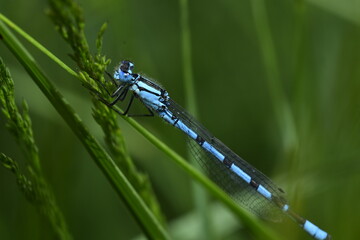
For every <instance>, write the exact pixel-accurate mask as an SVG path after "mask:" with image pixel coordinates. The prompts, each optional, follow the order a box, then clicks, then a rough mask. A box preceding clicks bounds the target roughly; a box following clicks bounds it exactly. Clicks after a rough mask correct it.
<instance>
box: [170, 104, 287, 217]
mask: <svg viewBox="0 0 360 240" xmlns="http://www.w3.org/2000/svg"><path fill="white" fill-rule="evenodd" d="M168 109H169V110H170V111H171V112H172V113H173V114H174V115H175V116H176V117H177V118H179V120H181V121H183V123H184V124H185V125H187V126H188V127H189V128H191V129H192V130H193V131H195V132H196V133H197V134H198V135H199V136H201V137H202V138H203V139H204V140H205V141H207V142H208V143H210V144H211V145H213V146H214V147H215V148H216V149H217V150H219V151H220V152H221V153H223V154H224V155H225V156H227V158H228V159H229V160H230V161H231V162H233V163H234V164H235V165H237V166H238V167H240V168H241V169H242V170H243V171H244V172H246V173H247V174H248V175H249V176H251V177H252V179H253V180H254V181H256V182H257V183H259V184H261V185H263V186H264V187H265V188H266V189H267V190H268V191H270V192H271V194H272V196H273V197H276V198H278V199H281V201H282V202H284V203H285V202H286V200H285V197H284V192H283V190H281V189H280V188H278V187H277V186H276V185H275V184H274V183H273V182H272V181H271V180H270V179H269V178H268V177H266V176H265V175H264V174H263V173H261V172H260V171H259V170H257V169H256V168H254V167H253V166H251V165H250V164H249V163H248V162H246V161H245V160H243V159H242V158H241V157H239V156H238V155H237V154H235V153H234V152H233V151H231V150H230V149H229V148H228V147H227V146H226V145H225V144H223V143H222V142H221V141H220V140H218V139H217V138H215V137H214V136H212V135H211V134H210V132H209V131H208V130H206V128H204V127H203V126H202V125H201V124H200V123H199V122H198V121H196V120H195V119H194V118H193V117H192V116H191V115H190V114H188V113H187V112H186V111H185V110H184V109H183V108H182V107H181V106H179V105H178V104H177V103H175V102H174V101H172V100H171V99H169V101H168ZM189 143H190V149H191V152H192V153H193V155H194V157H195V158H196V159H197V161H198V162H199V164H200V165H201V166H202V167H203V169H204V170H205V172H206V173H207V174H208V175H209V176H210V178H211V179H212V180H213V181H214V182H215V183H217V184H218V185H219V186H220V187H221V188H222V189H224V191H225V192H227V193H228V194H229V195H230V196H231V197H232V198H233V199H234V200H235V201H236V202H237V203H239V204H240V205H241V206H243V207H244V208H246V209H248V210H250V211H251V212H253V213H254V214H256V215H258V216H259V217H261V218H264V219H267V220H271V221H280V220H281V219H282V216H283V214H282V212H281V209H279V207H277V206H276V204H275V203H274V202H272V201H269V200H268V199H266V198H264V197H263V196H262V195H260V194H259V193H258V192H257V191H256V189H254V188H253V187H252V186H250V185H249V184H248V183H246V182H245V181H243V180H242V179H241V178H240V177H239V176H238V175H236V174H235V173H233V172H232V171H230V170H229V169H228V168H227V167H226V166H225V165H224V164H223V163H221V162H220V161H219V160H218V159H217V158H215V157H214V156H213V155H211V154H210V153H208V152H207V151H205V150H203V149H202V148H201V147H200V146H199V145H198V144H197V143H196V142H195V141H193V140H192V139H190V138H189Z"/></svg>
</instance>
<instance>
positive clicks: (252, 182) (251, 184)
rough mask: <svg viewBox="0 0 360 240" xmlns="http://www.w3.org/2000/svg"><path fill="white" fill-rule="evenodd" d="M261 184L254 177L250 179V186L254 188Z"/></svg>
mask: <svg viewBox="0 0 360 240" xmlns="http://www.w3.org/2000/svg"><path fill="white" fill-rule="evenodd" d="M259 185H260V184H258V183H257V182H255V181H254V180H253V179H251V180H250V186H252V187H253V188H255V189H256V190H257V189H258V187H259Z"/></svg>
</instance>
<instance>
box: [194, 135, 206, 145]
mask: <svg viewBox="0 0 360 240" xmlns="http://www.w3.org/2000/svg"><path fill="white" fill-rule="evenodd" d="M195 141H196V142H197V143H198V144H199V145H200V146H202V145H203V144H204V142H205V140H204V139H203V138H202V137H201V136H200V135H197V136H196V139H195Z"/></svg>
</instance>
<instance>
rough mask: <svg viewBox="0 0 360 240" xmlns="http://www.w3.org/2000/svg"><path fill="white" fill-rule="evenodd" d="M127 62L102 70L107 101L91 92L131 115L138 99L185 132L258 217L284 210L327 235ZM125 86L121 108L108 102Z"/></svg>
mask: <svg viewBox="0 0 360 240" xmlns="http://www.w3.org/2000/svg"><path fill="white" fill-rule="evenodd" d="M133 68H134V64H133V63H132V62H131V61H128V60H125V61H122V62H121V63H120V65H119V67H118V68H116V70H115V72H114V74H113V76H111V74H109V73H107V74H108V75H109V77H110V78H111V79H112V81H113V84H115V85H116V90H115V91H114V92H113V93H110V92H109V91H108V90H106V91H107V93H108V94H109V95H110V96H111V98H112V101H107V100H105V99H104V98H103V97H101V94H100V93H99V92H97V93H96V96H97V98H98V99H99V100H100V101H101V102H103V103H104V104H106V105H107V106H108V107H110V108H112V109H113V110H114V111H116V112H117V113H118V114H120V115H127V116H134V115H131V114H129V110H130V108H131V105H132V103H133V100H134V99H135V98H137V99H139V100H140V102H141V103H142V104H143V105H144V106H145V107H146V108H147V110H148V113H147V114H143V115H141V116H154V115H155V114H156V115H158V116H159V117H160V118H162V119H163V120H164V121H165V122H167V123H169V124H171V125H173V126H174V127H176V128H178V129H179V130H181V131H182V132H184V133H185V134H186V135H187V136H188V137H189V139H190V140H189V143H190V145H191V147H190V149H191V152H192V153H193V155H194V157H195V159H197V160H198V162H199V164H200V165H201V166H202V167H203V168H204V170H205V172H206V173H207V174H208V175H209V176H210V178H211V179H212V180H213V181H214V182H215V183H217V184H218V185H219V186H220V187H221V188H222V189H223V190H224V191H225V192H226V193H228V195H229V196H230V197H231V198H232V199H233V200H234V201H235V202H237V203H238V204H240V205H241V206H243V207H244V208H246V209H248V210H249V211H250V212H253V213H254V214H256V215H258V216H259V217H261V218H263V219H267V220H272V221H280V220H281V219H282V216H284V215H286V216H288V217H290V218H291V219H292V220H294V221H295V222H296V223H298V224H299V225H300V227H301V228H302V229H303V230H305V231H306V232H307V233H308V234H309V235H311V236H312V237H313V238H314V239H317V240H330V239H331V235H330V234H328V233H327V232H325V231H324V230H322V229H320V228H319V227H318V226H316V225H315V224H314V223H312V222H310V221H309V220H307V219H306V218H303V217H302V216H300V215H299V214H297V213H296V212H295V211H293V210H292V208H290V206H289V204H288V203H287V200H286V198H285V193H284V191H283V190H282V189H281V188H279V187H278V186H277V185H276V184H275V183H273V182H272V181H271V180H270V179H269V178H268V177H267V176H265V175H264V174H263V173H262V172H260V171H259V170H257V169H256V168H255V167H253V166H252V165H251V164H250V163H248V162H247V161H245V160H244V159H242V158H241V157H239V156H238V155H237V154H236V153H235V152H233V151H232V150H231V149H230V148H228V147H227V146H226V145H225V144H224V143H222V142H221V141H220V140H219V139H217V138H216V137H214V136H213V135H212V134H211V133H210V132H209V131H208V130H207V129H206V128H205V127H203V126H202V125H201V124H200V123H199V122H198V121H197V120H196V119H195V118H194V117H192V116H191V115H190V114H189V113H188V112H187V111H186V110H184V109H183V108H182V107H181V106H180V105H178V104H177V103H176V102H174V101H173V100H172V98H170V96H169V94H168V92H167V91H166V90H165V89H164V88H162V87H161V86H160V85H159V84H157V83H156V82H154V81H152V80H149V79H148V78H146V77H143V76H142V75H140V74H137V73H133ZM104 87H105V86H104ZM93 91H96V90H93ZM129 92H131V93H132V94H131V96H130V100H129V102H128V105H127V107H126V108H125V110H124V111H120V110H118V108H114V105H115V104H116V103H118V102H119V101H124V100H125V99H126V97H127V95H128V93H129Z"/></svg>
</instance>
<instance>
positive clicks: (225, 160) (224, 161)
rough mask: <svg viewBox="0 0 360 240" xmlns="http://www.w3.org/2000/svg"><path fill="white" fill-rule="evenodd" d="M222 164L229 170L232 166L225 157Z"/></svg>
mask: <svg viewBox="0 0 360 240" xmlns="http://www.w3.org/2000/svg"><path fill="white" fill-rule="evenodd" d="M223 163H224V164H225V166H227V167H228V168H231V165H232V164H233V162H232V161H230V160H229V159H228V158H227V157H225V158H224V160H223Z"/></svg>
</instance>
